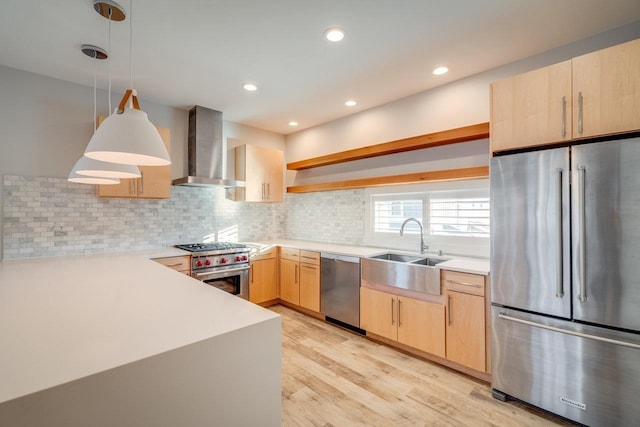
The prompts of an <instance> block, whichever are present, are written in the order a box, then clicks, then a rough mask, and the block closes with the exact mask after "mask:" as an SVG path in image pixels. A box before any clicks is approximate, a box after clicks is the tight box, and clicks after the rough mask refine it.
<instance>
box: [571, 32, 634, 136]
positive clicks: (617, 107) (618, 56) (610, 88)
mask: <svg viewBox="0 0 640 427" xmlns="http://www.w3.org/2000/svg"><path fill="white" fill-rule="evenodd" d="M638 76H640V39H637V40H633V41H630V42H627V43H623V44H620V45H617V46H613V47H610V48H608V49H603V50H599V51H597V52H593V53H590V54H587V55H583V56H579V57H577V58H573V123H574V132H573V136H574V138H583V137H591V136H598V135H607V134H612V133H620V132H629V131H633V130H637V129H640V114H638V111H640V78H638Z"/></svg>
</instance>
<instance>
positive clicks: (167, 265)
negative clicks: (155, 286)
mask: <svg viewBox="0 0 640 427" xmlns="http://www.w3.org/2000/svg"><path fill="white" fill-rule="evenodd" d="M179 265H182V263H181V262H179V263H177V264H165V267H177V266H179Z"/></svg>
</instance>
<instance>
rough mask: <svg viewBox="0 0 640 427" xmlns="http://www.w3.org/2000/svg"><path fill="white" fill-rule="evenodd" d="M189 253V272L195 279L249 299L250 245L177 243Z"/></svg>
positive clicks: (178, 246)
mask: <svg viewBox="0 0 640 427" xmlns="http://www.w3.org/2000/svg"><path fill="white" fill-rule="evenodd" d="M176 248H179V249H183V250H185V251H189V252H191V274H192V276H193V277H195V278H196V279H198V280H200V281H202V282H204V283H206V284H208V285H211V286H213V287H215V288H218V289H221V290H223V291H225V292H229V293H231V294H234V295H238V296H239V297H241V298H244V299H247V300H248V299H249V269H250V266H249V253H250V248H249V247H248V246H246V245H243V244H240V243H229V242H213V243H192V244H187V245H176Z"/></svg>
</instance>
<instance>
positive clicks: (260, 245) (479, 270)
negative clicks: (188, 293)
mask: <svg viewBox="0 0 640 427" xmlns="http://www.w3.org/2000/svg"><path fill="white" fill-rule="evenodd" d="M243 243H245V244H247V245H251V246H252V247H254V248H255V249H256V255H259V254H260V251H261V250H265V249H267V248H270V247H272V246H274V245H278V246H286V247H291V248H297V249H305V250H309V251H317V252H331V253H334V254H338V255H347V256H357V257H368V256H372V255H377V254H381V253H385V252H394V253H403V254H410V255H418V256H426V257H434V258H447V259H448V260H447V261H445V262H443V263H440V264H438V265H437V267H438V268H441V269H445V270H453V271H460V272H463V273H472V274H482V275H485V276H486V275H488V274H489V260H484V259H479V258H464V257H452V256H448V255H446V254H445V255H443V256H437V255H433V254H423V255H420V254H419V253H417V252H408V251H404V250H399V249H385V248H374V247H367V246H350V245H339V244H335V243H320V242H309V241H306V240H286V239H278V240H274V241H270V242H243Z"/></svg>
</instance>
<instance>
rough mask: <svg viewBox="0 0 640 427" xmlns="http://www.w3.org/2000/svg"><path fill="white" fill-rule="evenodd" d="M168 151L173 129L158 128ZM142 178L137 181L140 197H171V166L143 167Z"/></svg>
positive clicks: (141, 168)
mask: <svg viewBox="0 0 640 427" xmlns="http://www.w3.org/2000/svg"><path fill="white" fill-rule="evenodd" d="M157 129H158V133H159V134H160V137H162V141H163V142H164V146H165V147H167V151H168V152H170V151H171V146H170V145H171V129H169V128H157ZM140 173H141V174H142V176H141V177H140V178H138V179H137V180H136V184H137V193H138V197H140V198H145V199H168V198H169V197H171V166H141V167H140Z"/></svg>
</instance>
